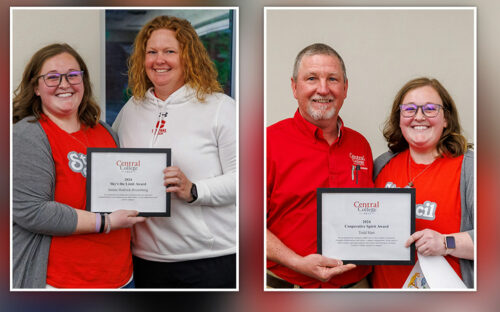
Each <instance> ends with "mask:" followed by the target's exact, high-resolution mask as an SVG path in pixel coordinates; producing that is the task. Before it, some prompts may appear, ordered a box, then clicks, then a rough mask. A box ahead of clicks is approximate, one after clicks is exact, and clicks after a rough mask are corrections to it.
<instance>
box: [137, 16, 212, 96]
mask: <svg viewBox="0 0 500 312" xmlns="http://www.w3.org/2000/svg"><path fill="white" fill-rule="evenodd" d="M158 29H169V30H172V31H174V32H175V38H176V39H177V41H179V44H180V49H181V53H180V58H181V63H182V64H183V67H184V83H187V84H189V85H190V86H191V87H192V88H193V89H195V90H196V97H197V98H198V100H200V101H203V100H204V98H205V95H206V94H211V93H213V92H222V88H221V86H220V84H219V82H218V81H217V70H216V69H215V65H214V64H213V62H212V61H211V60H210V57H209V56H208V53H207V51H206V49H205V47H204V46H203V43H202V42H201V40H200V38H199V37H198V35H197V34H196V31H195V30H194V28H193V26H191V23H189V22H188V21H187V20H185V19H182V18H177V17H174V16H158V17H155V18H154V19H152V20H151V21H149V22H148V23H147V24H146V25H144V26H143V27H142V29H141V30H140V31H139V33H138V34H137V37H135V41H134V51H133V52H132V54H131V55H130V58H129V61H128V64H129V72H128V83H129V88H130V89H131V90H132V95H133V96H135V97H137V98H144V95H145V94H146V91H147V90H148V89H149V88H150V87H152V86H153V83H152V82H151V81H150V80H149V78H148V76H147V75H146V71H145V69H144V60H145V57H146V44H147V42H148V40H149V38H150V37H151V34H152V33H153V31H155V30H158Z"/></svg>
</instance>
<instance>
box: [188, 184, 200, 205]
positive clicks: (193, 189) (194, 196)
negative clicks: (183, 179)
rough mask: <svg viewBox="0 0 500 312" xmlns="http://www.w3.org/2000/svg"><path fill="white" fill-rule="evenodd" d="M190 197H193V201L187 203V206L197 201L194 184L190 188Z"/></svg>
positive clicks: (196, 191)
mask: <svg viewBox="0 0 500 312" xmlns="http://www.w3.org/2000/svg"><path fill="white" fill-rule="evenodd" d="M191 196H193V199H192V200H190V201H188V204H190V203H192V202H194V201H195V200H197V199H198V190H197V189H196V184H194V183H193V184H192V186H191Z"/></svg>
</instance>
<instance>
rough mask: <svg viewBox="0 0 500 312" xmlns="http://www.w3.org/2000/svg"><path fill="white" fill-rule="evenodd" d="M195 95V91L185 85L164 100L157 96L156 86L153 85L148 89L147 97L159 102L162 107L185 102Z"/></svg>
mask: <svg viewBox="0 0 500 312" xmlns="http://www.w3.org/2000/svg"><path fill="white" fill-rule="evenodd" d="M194 96H195V91H194V90H193V89H192V88H191V87H189V86H188V85H183V86H182V87H180V88H179V89H177V90H175V91H174V93H172V94H170V96H169V97H168V98H166V99H165V100H164V101H163V100H161V99H160V98H157V97H156V95H155V92H154V87H151V88H149V89H148V90H147V91H146V98H147V99H148V100H150V101H153V102H154V103H158V104H159V106H160V107H163V106H165V105H178V104H184V103H186V102H187V101H189V100H190V99H191V98H192V97H194Z"/></svg>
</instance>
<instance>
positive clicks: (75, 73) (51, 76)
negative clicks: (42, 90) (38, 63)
mask: <svg viewBox="0 0 500 312" xmlns="http://www.w3.org/2000/svg"><path fill="white" fill-rule="evenodd" d="M63 76H64V77H66V81H67V82H68V83H69V84H72V85H76V84H79V83H81V82H82V77H83V70H72V71H70V72H67V73H66V74H60V73H48V74H45V75H40V76H38V77H37V78H36V79H39V78H40V77H42V78H43V81H44V82H45V85H47V87H57V86H58V85H59V84H60V83H61V81H62V78H63Z"/></svg>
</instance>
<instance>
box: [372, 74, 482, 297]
mask: <svg viewBox="0 0 500 312" xmlns="http://www.w3.org/2000/svg"><path fill="white" fill-rule="evenodd" d="M384 137H385V138H386V140H387V142H388V147H389V149H390V152H387V153H385V154H382V155H381V156H379V157H378V158H377V159H376V160H375V162H374V175H373V176H374V178H375V179H376V180H375V186H376V187H389V188H393V187H413V188H415V189H416V190H417V192H416V211H415V214H416V224H415V228H416V232H415V233H413V234H412V235H411V236H410V237H409V238H408V240H407V242H406V246H407V247H409V246H410V245H411V244H412V243H415V247H416V250H417V252H418V254H417V257H422V256H444V257H445V259H446V260H447V261H448V263H449V264H450V266H451V267H452V268H453V269H454V270H455V272H456V273H457V275H458V276H460V277H461V278H462V280H463V281H464V284H465V285H466V286H467V287H473V286H474V285H473V284H474V272H473V267H474V228H473V226H474V158H473V157H474V154H473V152H472V151H471V150H468V149H469V148H470V147H471V146H470V145H469V144H468V143H467V140H466V139H465V137H464V136H463V135H462V129H461V127H460V122H459V118H458V112H457V108H456V106H455V102H454V101H453V99H452V97H451V96H450V94H449V93H448V91H447V90H446V89H445V88H444V87H443V85H442V84H441V83H440V82H439V81H438V80H436V79H430V78H426V77H423V78H417V79H413V80H411V81H409V82H407V83H406V84H405V85H404V86H403V87H402V88H401V90H400V91H399V92H398V94H397V95H396V97H395V99H394V102H393V105H392V109H391V115H390V116H389V119H388V120H387V122H386V124H385V128H384ZM412 269H413V267H412V266H404V265H398V266H395V265H393V266H391V265H384V266H375V267H374V270H373V273H372V274H373V276H372V284H373V287H376V288H401V287H407V286H408V285H406V286H405V285H403V284H404V283H405V281H406V280H407V278H408V276H409V274H410V272H411V271H412ZM412 277H418V275H415V276H412ZM418 278H420V279H421V280H419V281H418V282H414V284H415V285H419V286H420V287H422V286H424V287H425V279H422V278H421V275H420V277H418Z"/></svg>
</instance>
